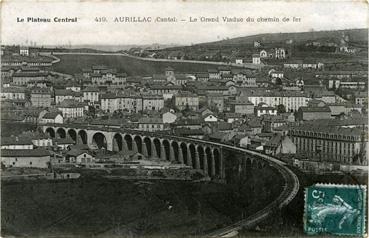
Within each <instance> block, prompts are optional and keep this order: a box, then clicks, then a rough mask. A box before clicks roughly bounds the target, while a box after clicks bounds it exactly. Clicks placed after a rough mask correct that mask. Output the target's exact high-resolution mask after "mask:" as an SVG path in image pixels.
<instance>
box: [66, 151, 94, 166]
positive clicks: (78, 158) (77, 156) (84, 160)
mask: <svg viewBox="0 0 369 238" xmlns="http://www.w3.org/2000/svg"><path fill="white" fill-rule="evenodd" d="M94 161H95V157H94V156H93V155H92V154H91V153H90V152H88V151H83V150H79V149H71V150H70V151H68V152H67V154H66V155H65V162H66V163H76V164H90V163H93V162H94Z"/></svg>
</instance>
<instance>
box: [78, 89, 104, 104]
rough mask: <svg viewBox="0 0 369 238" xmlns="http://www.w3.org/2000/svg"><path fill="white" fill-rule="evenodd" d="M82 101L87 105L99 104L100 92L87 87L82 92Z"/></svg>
mask: <svg viewBox="0 0 369 238" xmlns="http://www.w3.org/2000/svg"><path fill="white" fill-rule="evenodd" d="M82 94H83V101H84V102H86V103H88V105H96V104H99V102H100V90H99V88H97V87H87V88H85V89H83V90H82Z"/></svg>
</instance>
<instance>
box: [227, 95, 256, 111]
mask: <svg viewBox="0 0 369 238" xmlns="http://www.w3.org/2000/svg"><path fill="white" fill-rule="evenodd" d="M229 105H230V111H231V112H234V113H238V114H242V115H248V114H250V115H251V114H254V107H255V106H254V104H253V103H252V102H250V101H249V100H247V98H246V99H240V98H239V99H237V100H235V101H230V102H229Z"/></svg>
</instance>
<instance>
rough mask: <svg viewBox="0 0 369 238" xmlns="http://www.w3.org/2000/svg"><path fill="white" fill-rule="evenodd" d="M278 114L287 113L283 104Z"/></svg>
mask: <svg viewBox="0 0 369 238" xmlns="http://www.w3.org/2000/svg"><path fill="white" fill-rule="evenodd" d="M277 112H278V114H280V113H285V112H286V107H285V106H284V105H283V104H279V105H278V106H277Z"/></svg>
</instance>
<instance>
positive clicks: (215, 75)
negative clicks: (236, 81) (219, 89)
mask: <svg viewBox="0 0 369 238" xmlns="http://www.w3.org/2000/svg"><path fill="white" fill-rule="evenodd" d="M208 74H209V80H210V79H221V78H222V76H221V74H220V72H219V71H218V70H217V69H208Z"/></svg>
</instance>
